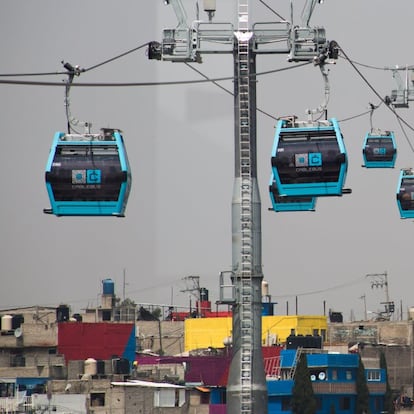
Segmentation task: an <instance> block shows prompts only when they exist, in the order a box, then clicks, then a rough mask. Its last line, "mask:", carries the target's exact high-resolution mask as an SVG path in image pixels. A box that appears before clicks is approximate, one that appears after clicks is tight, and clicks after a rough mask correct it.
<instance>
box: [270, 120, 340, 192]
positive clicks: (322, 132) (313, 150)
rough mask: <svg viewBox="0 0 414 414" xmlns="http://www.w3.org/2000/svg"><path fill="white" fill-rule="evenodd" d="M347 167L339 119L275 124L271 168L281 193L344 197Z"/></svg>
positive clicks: (282, 121) (284, 121)
mask: <svg viewBox="0 0 414 414" xmlns="http://www.w3.org/2000/svg"><path fill="white" fill-rule="evenodd" d="M347 168H348V160H347V153H346V149H345V144H344V142H343V137H342V133H341V130H340V128H339V125H338V122H337V120H336V119H334V118H332V119H330V120H326V121H318V122H307V123H300V124H299V123H297V122H292V121H290V122H289V121H288V120H286V119H282V120H280V121H278V124H277V127H276V134H275V140H274V144H273V150H272V171H273V175H274V177H275V181H276V185H277V188H278V190H279V193H280V195H282V196H294V197H302V196H312V197H319V196H341V195H342V194H343V193H344V192H345V191H347V192H348V190H345V191H344V189H343V186H344V184H345V179H346V173H347Z"/></svg>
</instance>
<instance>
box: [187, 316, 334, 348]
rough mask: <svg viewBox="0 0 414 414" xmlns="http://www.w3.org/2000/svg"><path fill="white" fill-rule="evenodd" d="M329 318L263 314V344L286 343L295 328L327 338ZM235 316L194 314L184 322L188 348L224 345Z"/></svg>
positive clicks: (304, 333)
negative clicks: (219, 316) (223, 316)
mask: <svg viewBox="0 0 414 414" xmlns="http://www.w3.org/2000/svg"><path fill="white" fill-rule="evenodd" d="M327 329H328V321H327V317H326V316H319V315H315V316H313V315H304V316H300V315H286V316H283V315H277V316H263V317H262V344H263V345H275V344H283V343H285V342H286V338H287V337H288V336H289V335H290V334H291V333H292V331H293V330H294V332H295V334H296V335H320V336H322V340H325V339H326V332H327ZM231 330H232V318H230V317H228V318H194V319H186V320H185V323H184V333H185V336H184V348H185V351H191V350H193V349H202V348H208V347H212V348H223V347H224V342H225V341H226V340H228V338H229V337H231Z"/></svg>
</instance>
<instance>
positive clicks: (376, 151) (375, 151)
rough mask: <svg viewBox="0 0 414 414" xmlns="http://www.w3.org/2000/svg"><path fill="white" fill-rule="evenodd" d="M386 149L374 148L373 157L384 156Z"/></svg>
mask: <svg viewBox="0 0 414 414" xmlns="http://www.w3.org/2000/svg"><path fill="white" fill-rule="evenodd" d="M386 154H387V149H386V148H383V147H379V148H374V155H386Z"/></svg>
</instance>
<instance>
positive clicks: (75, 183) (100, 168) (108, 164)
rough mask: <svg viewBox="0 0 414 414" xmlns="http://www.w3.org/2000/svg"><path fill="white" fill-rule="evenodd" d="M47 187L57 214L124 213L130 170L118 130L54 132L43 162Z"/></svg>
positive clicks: (129, 185)
mask: <svg viewBox="0 0 414 414" xmlns="http://www.w3.org/2000/svg"><path fill="white" fill-rule="evenodd" d="M45 178H46V188H47V192H48V195H49V199H50V204H51V209H45V210H44V212H45V213H49V214H55V215H56V216H118V217H123V216H124V212H125V208H126V204H127V200H128V196H129V192H130V188H131V171H130V167H129V162H128V158H127V154H126V150H125V146H124V142H123V137H122V135H121V131H120V130H117V129H102V130H101V134H84V135H82V134H65V133H64V132H57V133H56V134H55V137H54V140H53V144H52V148H51V151H50V155H49V158H48V161H47V166H46V174H45Z"/></svg>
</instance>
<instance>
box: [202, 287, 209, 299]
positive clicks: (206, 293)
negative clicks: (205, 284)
mask: <svg viewBox="0 0 414 414" xmlns="http://www.w3.org/2000/svg"><path fill="white" fill-rule="evenodd" d="M207 300H208V290H207V289H206V288H200V302H205V301H207Z"/></svg>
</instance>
